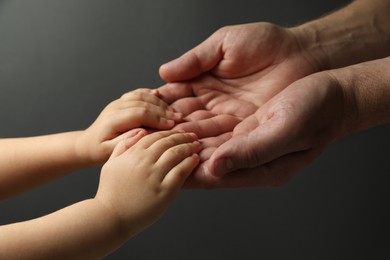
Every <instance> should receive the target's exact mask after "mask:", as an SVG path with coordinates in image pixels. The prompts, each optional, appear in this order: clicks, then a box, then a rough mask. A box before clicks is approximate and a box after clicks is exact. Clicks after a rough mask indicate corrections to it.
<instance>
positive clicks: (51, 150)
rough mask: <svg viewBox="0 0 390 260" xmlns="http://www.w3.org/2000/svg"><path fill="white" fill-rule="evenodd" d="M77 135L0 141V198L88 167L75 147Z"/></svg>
mask: <svg viewBox="0 0 390 260" xmlns="http://www.w3.org/2000/svg"><path fill="white" fill-rule="evenodd" d="M80 133H81V132H68V133H61V134H54V135H47V136H39V137H29V138H12V139H2V140H0V154H1V157H0V199H4V198H7V197H10V196H13V195H16V194H19V193H21V192H23V191H26V190H28V189H31V188H34V187H36V186H38V185H41V184H44V183H47V182H48V181H51V180H53V179H56V178H59V177H62V176H64V175H65V174H67V173H69V172H70V171H72V170H75V169H79V168H82V167H85V166H88V165H87V164H88V162H87V161H86V160H85V159H84V158H83V156H82V155H81V154H79V153H78V151H77V148H76V142H77V139H78V137H79V135H80Z"/></svg>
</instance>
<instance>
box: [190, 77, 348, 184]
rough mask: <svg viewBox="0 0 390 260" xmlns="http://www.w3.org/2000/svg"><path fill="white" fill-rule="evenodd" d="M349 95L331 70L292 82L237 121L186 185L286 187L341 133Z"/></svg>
mask: <svg viewBox="0 0 390 260" xmlns="http://www.w3.org/2000/svg"><path fill="white" fill-rule="evenodd" d="M346 96H347V95H345V93H344V90H343V88H342V87H341V86H340V84H339V83H338V82H337V81H335V80H334V79H333V77H331V76H330V75H329V74H328V73H327V72H321V73H317V74H313V75H310V76H307V77H306V78H303V79H301V80H298V81H296V82H294V83H293V84H291V85H290V86H288V87H287V88H286V89H284V90H283V91H281V92H280V93H279V94H277V95H276V96H274V97H273V98H272V99H271V100H270V101H268V102H267V103H266V104H265V105H263V106H262V107H260V108H259V109H258V110H257V111H256V112H255V114H253V115H251V116H248V117H247V118H245V119H244V120H243V121H242V122H241V123H239V124H238V125H237V126H236V127H235V129H234V131H233V134H232V138H231V139H228V140H225V141H226V142H224V143H222V144H221V146H220V147H218V148H216V150H215V151H214V152H213V153H212V155H211V158H210V160H208V161H206V162H205V163H204V165H203V166H202V167H201V168H200V169H199V170H198V171H196V172H194V174H193V175H192V177H191V181H190V182H188V186H189V187H206V188H216V187H224V188H237V187H273V186H280V185H282V184H284V183H286V182H287V181H288V180H290V179H291V177H292V176H293V175H294V174H295V173H296V172H297V171H298V170H299V169H301V168H302V167H304V166H306V165H307V164H309V163H310V162H311V161H312V160H313V159H315V158H316V157H317V156H318V155H319V154H320V153H321V152H322V151H323V149H324V148H325V147H326V146H327V145H328V144H329V143H331V142H332V141H333V140H334V139H335V138H337V137H339V136H340V135H342V133H343V132H344V129H345V124H346V123H345V118H347V116H346V115H345V114H344V113H345V111H346V109H345V106H346V104H347V103H348V102H347V101H346V100H345V97H346ZM227 172H229V174H225V173H227ZM222 174H225V175H223V176H222Z"/></svg>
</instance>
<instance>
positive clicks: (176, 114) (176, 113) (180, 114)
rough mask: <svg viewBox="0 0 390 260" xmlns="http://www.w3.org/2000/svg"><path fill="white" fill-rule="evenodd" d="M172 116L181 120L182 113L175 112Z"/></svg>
mask: <svg viewBox="0 0 390 260" xmlns="http://www.w3.org/2000/svg"><path fill="white" fill-rule="evenodd" d="M173 116H174V117H175V119H182V118H183V114H182V113H179V112H175V113H174V114H173Z"/></svg>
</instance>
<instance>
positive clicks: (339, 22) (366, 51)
mask: <svg viewBox="0 0 390 260" xmlns="http://www.w3.org/2000/svg"><path fill="white" fill-rule="evenodd" d="M389 13H390V1H389V0H356V1H353V2H352V3H351V4H349V5H348V6H346V7H344V8H342V9H340V10H338V11H335V12H334V13H331V14H329V15H327V16H324V17H322V18H319V19H317V20H314V21H311V22H308V23H305V24H303V25H300V26H298V27H295V28H292V30H293V31H294V32H296V34H297V35H298V39H299V41H300V43H301V44H302V45H303V46H304V48H307V49H308V50H309V52H310V53H311V54H312V56H313V57H314V59H315V60H317V62H318V63H320V64H321V66H322V69H333V68H339V67H343V66H347V65H351V64H356V63H359V62H363V61H368V60H372V59H378V58H384V57H387V56H388V55H390V48H389V46H390V15H389Z"/></svg>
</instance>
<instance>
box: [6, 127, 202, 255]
mask: <svg viewBox="0 0 390 260" xmlns="http://www.w3.org/2000/svg"><path fill="white" fill-rule="evenodd" d="M146 134H147V133H146V131H144V130H136V131H131V134H129V137H128V138H127V139H125V140H123V141H122V142H120V143H119V144H118V145H117V146H116V148H115V150H114V151H113V153H112V156H111V158H110V159H109V160H108V161H107V163H106V164H105V165H104V167H103V169H102V173H101V179H100V183H99V188H98V191H97V194H96V196H95V198H93V199H89V200H85V201H81V202H79V203H76V204H74V205H71V206H69V207H67V208H64V209H61V210H59V211H57V212H54V213H52V214H50V215H47V216H43V217H41V218H37V219H33V220H29V221H25V222H20V223H15V224H10V225H5V226H1V227H0V258H1V259H101V258H103V257H104V256H106V255H108V254H109V253H111V252H112V251H114V250H115V249H117V248H118V247H120V246H121V245H122V244H123V243H125V242H126V241H127V240H128V239H130V238H131V237H133V236H134V235H136V234H137V233H139V232H140V231H142V230H143V229H145V228H146V227H148V226H149V225H151V224H152V223H153V222H154V221H156V220H157V219H158V218H159V217H160V216H161V215H162V214H163V212H164V211H165V210H166V208H167V207H168V206H169V205H170V203H171V202H172V200H173V199H174V198H175V196H176V194H177V193H178V191H179V190H180V189H181V186H182V185H183V183H184V181H185V179H186V178H187V176H188V175H189V174H190V173H191V171H192V170H193V169H194V168H195V167H196V165H197V164H198V163H199V156H198V155H197V154H196V153H197V152H199V150H200V149H201V146H200V143H199V142H198V141H197V137H196V135H194V134H190V133H179V132H177V131H163V132H158V133H153V134H150V135H146Z"/></svg>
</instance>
